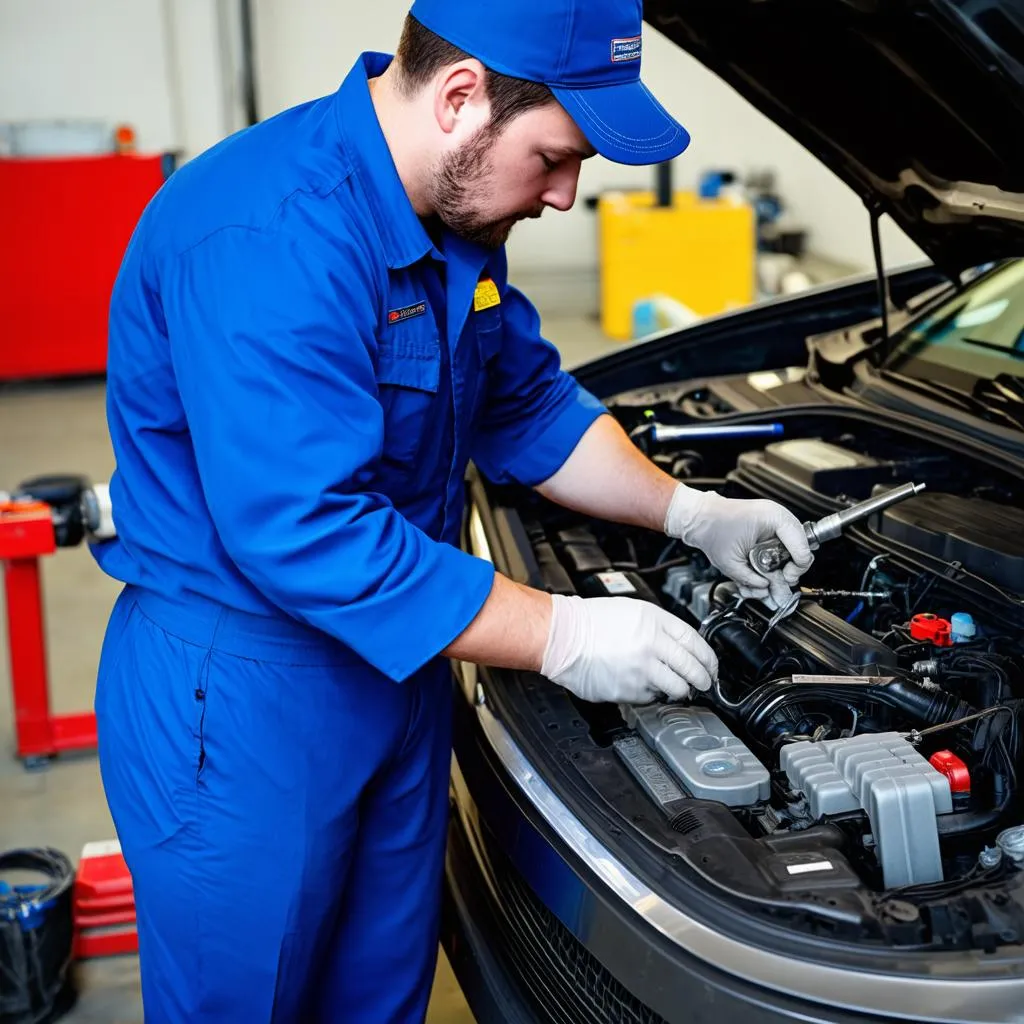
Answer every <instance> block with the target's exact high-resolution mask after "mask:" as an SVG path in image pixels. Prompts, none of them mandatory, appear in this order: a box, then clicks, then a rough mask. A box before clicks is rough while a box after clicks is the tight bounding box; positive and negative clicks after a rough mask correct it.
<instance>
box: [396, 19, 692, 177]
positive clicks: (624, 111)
mask: <svg viewBox="0 0 1024 1024" xmlns="http://www.w3.org/2000/svg"><path fill="white" fill-rule="evenodd" d="M410 13H411V14H412V16H413V17H414V18H415V19H416V20H417V21H418V22H420V24H421V25H423V26H424V27H425V28H428V29H430V31H431V32H433V33H434V34H435V35H438V36H440V37H441V38H442V39H446V40H447V41H448V42H449V43H451V44H452V45H453V46H457V47H458V48H459V49H460V50H464V51H465V52H466V53H468V54H469V55H470V56H471V57H476V58H477V60H479V61H480V62H481V63H482V64H484V65H485V66H486V67H488V68H490V69H491V70H492V71H497V72H499V73H500V74H503V75H511V76H512V77H513V78H525V79H527V80H528V81H531V82H541V83H543V84H544V85H546V86H548V87H549V88H550V89H551V91H552V93H554V96H555V99H557V100H558V102H559V103H560V104H561V105H562V107H564V108H565V110H566V112H567V113H568V114H569V115H570V116H571V117H572V119H573V120H574V121H575V122H576V124H577V125H579V128H580V131H582V132H583V134H584V135H585V136H586V137H587V140H588V141H589V142H590V144H591V145H592V146H593V147H594V149H596V150H597V151H598V153H600V154H601V155H602V156H604V157H607V158H608V159H609V160H614V161H615V162H616V163H620V164H654V163H661V162H662V161H663V160H671V159H672V158H673V157H676V156H679V154H680V153H682V151H683V150H684V149H686V147H687V146H688V145H689V144H690V136H689V133H688V132H687V131H686V129H685V128H684V127H683V126H682V125H681V124H679V123H678V122H677V121H676V120H675V119H674V118H673V117H671V116H669V114H668V112H667V111H666V110H665V108H664V107H663V106H662V105H661V104H660V103H659V102H658V101H657V100H656V99H655V98H654V96H653V95H652V94H651V92H650V90H648V88H647V86H646V85H644V83H643V82H641V81H640V53H641V49H642V41H641V28H642V25H643V4H642V0H415V3H414V4H413V6H412V10H411V11H410Z"/></svg>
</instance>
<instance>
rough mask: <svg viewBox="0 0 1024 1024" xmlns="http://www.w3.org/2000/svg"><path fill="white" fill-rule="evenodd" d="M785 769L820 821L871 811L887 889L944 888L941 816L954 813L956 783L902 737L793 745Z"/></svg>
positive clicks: (785, 753)
mask: <svg viewBox="0 0 1024 1024" xmlns="http://www.w3.org/2000/svg"><path fill="white" fill-rule="evenodd" d="M779 765H780V767H781V768H782V770H783V771H784V772H785V773H786V775H787V777H788V778H789V784H790V785H791V786H792V787H793V789H794V790H796V791H797V792H799V793H802V794H803V795H804V796H805V797H806V798H807V803H808V805H809V806H810V811H811V816H812V817H814V818H819V817H825V816H828V815H830V814H841V813H843V812H844V811H855V810H857V809H859V808H863V809H864V810H865V811H867V814H868V818H869V819H870V821H871V829H872V831H873V833H874V837H875V842H876V844H877V847H878V860H879V863H880V864H881V865H882V874H883V876H884V878H885V885H886V887H887V888H893V887H895V886H901V885H915V884H917V883H919V882H937V881H941V879H942V857H941V856H940V853H939V831H938V826H937V825H936V822H935V817H936V815H938V814H948V813H949V812H950V811H952V810H953V795H952V793H951V792H950V788H949V780H948V779H947V778H946V776H945V775H943V774H942V773H941V772H938V771H936V769H935V768H933V767H932V766H931V765H930V764H929V763H928V761H927V760H926V759H925V758H924V757H923V756H922V755H921V754H919V753H918V752H917V751H916V750H915V749H914V747H912V746H911V745H910V744H909V743H908V742H907V741H906V739H904V738H903V736H901V735H900V734H899V733H896V732H883V733H874V734H868V735H864V736H850V737H848V738H847V739H841V740H826V741H824V742H822V743H814V742H811V741H809V740H804V741H801V742H799V743H792V744H790V745H788V746H786V747H783V749H782V751H781V752H780V755H779Z"/></svg>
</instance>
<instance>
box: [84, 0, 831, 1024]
mask: <svg viewBox="0 0 1024 1024" xmlns="http://www.w3.org/2000/svg"><path fill="white" fill-rule="evenodd" d="M640 36H641V3H640V2H639V0H588V2H586V3H584V2H583V0H492V2H488V3H486V4H483V3H479V2H477V0H417V2H416V3H415V5H414V6H413V9H412V11H411V15H410V17H409V19H408V20H407V22H406V25H405V29H404V32H403V36H402V38H401V41H400V43H399V46H398V52H397V55H396V57H395V59H393V60H392V59H391V58H390V57H388V56H385V55H381V54H374V53H367V54H364V55H363V56H361V57H360V58H359V60H358V62H357V63H356V65H355V67H354V68H353V69H352V71H351V72H350V73H349V75H348V77H347V78H346V79H345V81H344V83H343V84H342V85H341V87H340V89H339V90H338V92H337V93H336V94H335V95H333V96H330V97H327V98H323V99H320V100H318V101H315V102H311V103H307V104H305V105H303V106H300V107H297V108H295V109H292V110H288V111H286V112H284V113H282V114H280V115H278V116H277V117H274V118H271V119H269V120H267V121H265V122H263V123H261V124H259V125H256V126H255V127H252V128H250V129H247V130H245V131H243V132H241V133H238V134H236V135H234V136H232V137H231V138H229V139H227V140H225V141H223V142H222V143H220V144H218V145H217V146H215V147H214V148H213V149H212V150H210V151H209V152H207V153H205V154H204V155H202V156H200V157H198V158H197V159H195V160H193V161H191V162H189V163H188V164H186V165H185V166H183V167H182V168H181V169H180V170H178V171H177V172H176V173H175V174H174V175H173V176H172V177H171V178H170V179H169V180H168V181H167V183H166V184H165V185H164V187H163V188H162V190H161V191H160V192H159V194H158V195H157V196H156V197H155V198H154V199H153V201H152V202H151V203H150V205H149V207H148V208H147V210H146V211H145V213H144V215H143V217H142V219H141V221H140V223H139V225H138V227H137V229H136V231H135V233H134V235H133V238H132V240H131V243H130V245H129V247H128V250H127V252H126V255H125V257H124V261H123V264H122V267H121V271H120V274H119V276H118V279H117V283H116V286H115V289H114V294H113V298H112V304H111V320H110V349H109V369H108V419H109V425H110V432H111V436H112V440H113V445H114V450H115V454H116V458H117V472H116V474H115V475H114V478H113V480H112V485H111V494H112V499H113V505H114V517H115V523H116V527H117V534H118V535H117V537H116V538H115V539H112V540H110V541H108V542H104V543H101V544H98V545H96V546H95V548H94V552H95V556H96V558H97V560H98V561H99V563H100V565H101V566H102V567H103V569H104V570H105V571H106V572H108V573H109V574H110V575H112V576H114V577H115V578H117V579H118V580H121V581H123V582H124V583H125V584H126V586H125V588H124V590H123V592H122V594H121V596H120V597H119V599H118V601H117V603H116V606H115V608H114V611H113V614H112V617H111V621H110V624H109V626H108V629H107V634H106V638H105V642H104V648H103V654H102V660H101V665H100V670H99V682H98V692H97V700H96V711H97V716H98V722H99V741H100V764H101V769H102V777H103V783H104V786H105V789H106V793H107V797H108V801H109V804H110V807H111V810H112V813H113V817H114V821H115V824H116V828H117V832H118V835H119V837H120V839H121V842H122V848H123V851H124V856H125V859H126V861H127V863H128V866H129V868H130V870H131V873H132V877H133V879H134V885H135V899H136V907H137V913H138V931H139V944H140V954H141V972H142V987H143V999H144V1003H145V1010H146V1020H147V1021H149V1022H150V1024H153V1022H160V1021H191V1022H196V1021H217V1022H221V1024H223V1022H226V1021H240V1022H245V1024H256V1022H259V1021H271V1020H273V1021H301V1022H309V1021H317V1020H322V1021H342V1020H343V1021H367V1022H370V1021H372V1022H373V1024H383V1022H387V1021H396V1022H397V1021H401V1022H405V1021H416V1020H421V1019H422V1018H423V1015H424V1013H425V1008H426V1004H427V1000H428V996H429V993H430V988H431V981H432V977H433V972H434V967H435V958H436V951H437V937H438V927H439V923H438V917H439V905H440V888H441V877H442V860H443V853H444V843H445V833H446V815H447V809H448V802H447V785H448V767H449V758H450V714H451V689H452V686H451V677H450V669H449V667H448V664H447V662H446V661H445V660H444V656H450V657H454V658H458V659H463V660H466V661H470V662H477V663H484V664H488V665H493V666H502V667H506V668H512V669H524V670H530V671H540V672H542V673H543V674H544V675H546V676H548V677H549V678H550V679H551V680H553V681H554V682H555V683H558V684H561V685H562V686H564V687H566V688H568V689H569V690H571V691H572V692H574V693H575V694H577V695H578V696H579V697H581V698H582V699H584V700H588V701H620V702H646V701H649V700H651V699H652V698H654V697H655V696H658V695H665V696H667V697H669V698H671V699H685V698H687V696H688V695H689V694H690V693H691V691H692V689H693V688H696V689H706V688H707V687H708V686H709V685H711V682H712V678H713V676H714V675H715V672H716V670H717V669H716V662H715V657H714V654H713V653H712V652H711V650H710V648H709V647H708V646H707V645H706V644H705V643H704V641H703V640H702V639H701V638H700V637H699V636H698V635H697V634H696V633H695V632H694V631H693V630H692V629H690V628H689V627H688V626H687V625H685V624H684V623H682V622H681V621H680V620H679V619H677V618H676V617H674V616H672V615H670V614H669V613H668V612H666V611H663V610H661V609H659V608H657V607H654V606H652V605H650V604H647V603H644V602H640V601H632V600H629V599H628V598H603V599H591V600H582V599H579V598H575V597H560V596H556V597H551V596H550V595H548V594H546V593H541V592H538V591H534V590H531V589H529V588H527V587H523V586H519V585H517V584H515V583H513V582H511V581H510V580H508V579H506V578H504V577H502V576H501V575H496V574H495V572H494V569H493V567H492V566H491V565H490V564H489V563H488V562H486V561H484V560H482V559H479V558H475V557H472V556H471V555H469V554H467V553H464V552H463V551H461V550H459V547H458V542H459V527H460V519H461V515H462V511H463V495H462V491H463V487H462V480H463V475H464V471H465V469H466V465H467V461H468V460H469V459H472V460H474V461H475V463H476V464H477V465H478V466H479V467H480V468H481V470H482V471H483V472H484V473H485V474H486V475H487V476H488V477H490V478H491V479H492V480H495V481H519V482H520V483H523V484H526V485H532V486H535V487H536V488H537V489H538V491H539V492H540V493H541V494H543V495H545V496H547V497H548V498H550V499H553V500H554V501H556V502H560V503H562V504H564V505H566V506H569V507H572V508H575V509H580V510H584V511H586V512H588V513H591V514H593V515H595V516H602V517H606V518H608V519H613V520H617V521H619V522H624V523H634V524H639V525H643V526H647V527H651V528H653V529H658V530H664V531H665V532H666V533H667V534H669V535H670V536H672V537H677V538H680V539H681V540H682V541H684V542H685V543H687V544H690V545H694V546H696V547H699V548H701V549H703V550H704V551H705V552H706V553H707V555H708V557H709V558H710V559H711V561H712V562H713V563H714V564H715V565H717V566H718V567H719V568H720V569H721V570H722V571H723V572H724V573H726V574H727V575H729V576H731V577H732V578H734V579H736V580H737V581H739V582H740V583H741V584H742V585H743V587H744V589H745V592H748V593H751V594H755V595H757V596H761V597H763V598H766V599H768V600H772V599H774V601H775V602H781V601H783V600H785V599H786V598H787V597H788V596H789V593H790V591H789V585H790V584H792V583H793V582H795V580H796V578H797V577H798V576H799V574H800V572H801V570H803V569H805V568H806V567H807V565H808V564H809V563H810V559H811V555H810V552H809V551H808V549H807V545H806V542H805V539H804V534H803V530H802V528H801V526H800V524H799V522H798V521H797V520H796V519H795V518H794V517H793V516H792V515H790V514H789V513H788V512H786V511H785V510H783V509H782V508H781V507H780V506H778V505H776V504H774V503H772V502H766V501H737V500H729V499H725V498H722V497H720V496H718V495H716V494H711V493H701V492H698V491H695V490H691V489H689V488H687V487H685V486H683V485H680V484H677V482H676V481H675V480H673V479H672V478H671V477H669V476H668V475H666V474H664V473H662V472H661V471H660V470H658V469H657V468H655V467H654V465H653V464H652V463H651V462H649V461H648V460H647V459H646V457H644V456H643V455H642V454H641V453H639V452H638V451H637V449H636V448H635V447H634V445H633V444H632V443H630V441H629V440H628V439H627V438H626V436H625V435H624V433H623V432H622V430H621V429H620V428H619V427H618V425H617V424H616V423H615V422H614V420H613V419H612V418H611V417H610V416H607V415H602V407H601V405H600V404H599V402H598V401H597V400H595V399H594V398H593V397H592V396H590V395H589V394H587V393H586V392H584V391H583V390H582V389H581V388H580V387H579V386H578V385H577V384H576V383H575V382H574V381H573V379H572V378H571V377H569V376H568V375H566V374H565V373H564V372H562V371H561V370H560V368H559V362H558V356H557V354H556V351H555V349H554V348H553V347H552V346H551V345H550V344H549V343H548V342H546V341H545V340H543V339H542V337H541V335H540V332H539V321H538V316H537V313H536V312H535V310H534V308H533V307H532V306H531V305H530V303H529V302H528V301H527V299H526V298H525V297H524V296H523V295H522V294H520V293H519V292H518V291H516V290H515V289H514V288H513V287H511V286H510V285H509V284H508V282H507V274H506V262H505V256H504V251H503V243H504V241H505V239H506V237H507V236H508V233H509V231H510V230H511V228H512V227H513V225H514V224H515V223H516V222H517V221H518V220H521V219H523V218H524V217H537V216H540V214H541V212H542V211H544V210H545V209H546V208H547V207H553V208H554V209H555V210H568V209H569V208H570V207H571V206H572V205H573V201H574V199H575V194H576V187H577V179H578V176H579V172H580V164H581V161H582V160H583V159H585V158H586V157H588V156H590V155H592V154H593V153H594V152H595V151H596V152H599V153H601V154H603V155H604V156H606V157H608V158H609V159H611V160H615V161H619V162H621V163H629V164H642V163H654V162H658V161H663V160H669V159H672V158H673V157H675V156H677V155H678V154H679V153H680V152H681V151H682V150H683V149H684V148H685V146H686V145H687V143H688V141H689V140H688V136H687V134H686V132H685V131H684V129H683V128H682V127H680V126H679V125H678V124H676V123H675V121H674V120H672V119H671V118H670V117H669V115H668V114H667V113H666V112H665V111H664V109H663V108H662V107H661V106H659V105H658V103H657V102H656V101H655V100H654V98H653V97H652V96H651V95H650V93H649V92H647V90H646V89H645V87H644V86H643V85H642V84H641V82H640V78H639V69H640V48H641V42H640ZM772 536H777V537H778V538H779V539H780V540H781V541H782V542H783V543H784V544H785V545H786V546H787V547H788V548H789V550H790V552H791V554H792V555H793V562H791V563H790V564H789V565H788V566H787V567H786V568H785V570H784V571H783V572H780V573H777V574H775V576H774V577H773V578H772V579H770V580H767V579H765V578H763V577H761V576H758V575H757V574H756V573H753V572H752V570H750V569H749V568H748V567H747V563H746V557H747V553H748V551H749V549H750V547H751V546H752V545H753V544H754V543H755V542H757V541H758V540H761V539H767V538H769V537H772Z"/></svg>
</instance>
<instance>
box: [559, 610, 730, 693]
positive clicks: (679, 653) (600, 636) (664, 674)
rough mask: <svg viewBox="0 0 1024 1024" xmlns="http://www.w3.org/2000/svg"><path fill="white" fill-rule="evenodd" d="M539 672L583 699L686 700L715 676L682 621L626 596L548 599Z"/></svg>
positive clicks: (709, 656)
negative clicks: (545, 639) (548, 616)
mask: <svg viewBox="0 0 1024 1024" xmlns="http://www.w3.org/2000/svg"><path fill="white" fill-rule="evenodd" d="M551 602H552V605H551V629H550V632H549V634H548V642H547V646H546V648H545V650H544V660H543V662H542V663H541V669H540V670H541V674H542V675H545V676H547V677H548V678H549V679H550V680H551V681H552V682H555V683H559V684H560V685H561V686H564V687H565V688H566V689H568V690H571V691H572V692H573V693H575V694H576V695H577V696H579V697H582V698H583V700H589V701H611V702H614V703H624V704H646V703H648V702H649V701H651V700H654V698H655V697H657V696H659V695H661V694H664V695H665V696H667V697H669V698H670V699H671V700H686V699H687V698H688V697H689V696H690V694H691V692H692V690H693V689H697V690H707V689H709V688H710V686H711V683H712V681H713V679H714V678H715V677H716V676H717V674H718V659H717V658H716V657H715V653H714V651H712V650H711V648H710V647H709V646H708V645H707V644H706V643H705V642H704V640H703V639H702V638H701V637H700V636H698V635H697V633H696V632H695V631H694V630H693V629H691V628H690V627H689V626H688V625H686V623H685V622H682V621H681V620H680V619H677V618H676V617H675V616H674V615H671V614H669V613H668V612H667V611H665V610H664V609H663V608H659V607H658V606H657V605H653V604H649V603H648V602H646V601H638V600H635V599H633V598H629V597H593V598H581V597H563V596H561V595H559V594H554V595H552V598H551Z"/></svg>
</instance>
